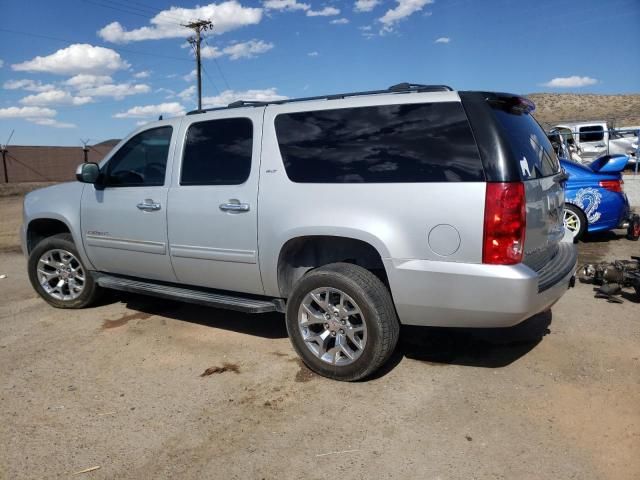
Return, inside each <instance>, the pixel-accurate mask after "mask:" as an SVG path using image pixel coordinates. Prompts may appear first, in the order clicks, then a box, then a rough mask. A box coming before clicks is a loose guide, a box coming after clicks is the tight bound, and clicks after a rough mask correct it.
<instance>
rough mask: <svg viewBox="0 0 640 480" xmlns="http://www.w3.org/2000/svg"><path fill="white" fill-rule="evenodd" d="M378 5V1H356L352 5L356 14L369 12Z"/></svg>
mask: <svg viewBox="0 0 640 480" xmlns="http://www.w3.org/2000/svg"><path fill="white" fill-rule="evenodd" d="M379 4H380V0H357V1H356V3H355V5H354V8H353V9H354V10H355V11H356V12H370V11H371V10H373V9H374V8H376V6H378V5H379Z"/></svg>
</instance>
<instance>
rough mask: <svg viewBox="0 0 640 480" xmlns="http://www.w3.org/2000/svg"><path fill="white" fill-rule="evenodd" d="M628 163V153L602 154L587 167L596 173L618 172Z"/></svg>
mask: <svg viewBox="0 0 640 480" xmlns="http://www.w3.org/2000/svg"><path fill="white" fill-rule="evenodd" d="M627 163H629V156H628V155H604V156H602V157H598V158H596V159H595V160H594V161H593V162H591V163H590V164H589V168H591V170H593V171H594V172H597V173H619V172H621V171H623V170H624V167H626V166H627Z"/></svg>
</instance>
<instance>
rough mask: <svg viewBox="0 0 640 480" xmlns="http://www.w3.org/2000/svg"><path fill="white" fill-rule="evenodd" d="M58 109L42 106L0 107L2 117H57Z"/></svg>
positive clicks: (0, 116)
mask: <svg viewBox="0 0 640 480" xmlns="http://www.w3.org/2000/svg"><path fill="white" fill-rule="evenodd" d="M55 116H56V111H55V110H52V109H50V108H41V107H8V108H0V118H44V117H55Z"/></svg>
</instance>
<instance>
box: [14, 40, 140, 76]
mask: <svg viewBox="0 0 640 480" xmlns="http://www.w3.org/2000/svg"><path fill="white" fill-rule="evenodd" d="M129 66H130V65H129V64H128V63H127V62H125V61H124V60H123V59H122V58H121V57H120V54H118V52H115V51H113V50H111V49H110V48H104V47H94V46H93V45H89V44H87V43H76V44H73V45H69V46H68V47H67V48H62V49H60V50H58V51H57V52H55V53H52V54H51V55H48V56H46V57H40V56H38V57H36V58H34V59H32V60H29V61H26V62H23V63H18V64H15V65H12V66H11V68H13V69H14V70H16V71H19V72H22V71H24V72H47V73H54V74H57V75H76V74H79V73H87V74H92V75H104V74H110V73H113V72H115V71H116V70H121V69H125V68H129Z"/></svg>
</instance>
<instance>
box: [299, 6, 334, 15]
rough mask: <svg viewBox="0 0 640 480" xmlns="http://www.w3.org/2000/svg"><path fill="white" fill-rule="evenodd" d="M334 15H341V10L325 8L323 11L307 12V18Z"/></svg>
mask: <svg viewBox="0 0 640 480" xmlns="http://www.w3.org/2000/svg"><path fill="white" fill-rule="evenodd" d="M334 15H340V9H338V8H335V7H324V8H323V9H322V10H307V17H332V16H334Z"/></svg>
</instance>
